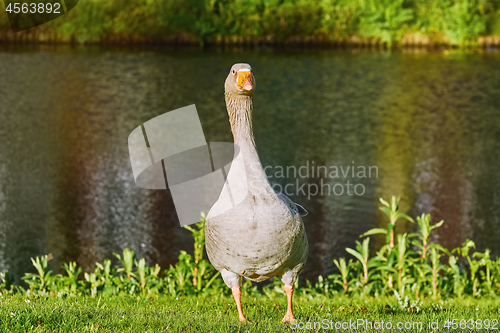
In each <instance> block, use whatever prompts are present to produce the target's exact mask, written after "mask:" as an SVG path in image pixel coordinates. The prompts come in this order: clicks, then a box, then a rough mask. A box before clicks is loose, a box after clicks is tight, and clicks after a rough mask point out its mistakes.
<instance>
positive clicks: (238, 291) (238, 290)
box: [231, 286, 248, 322]
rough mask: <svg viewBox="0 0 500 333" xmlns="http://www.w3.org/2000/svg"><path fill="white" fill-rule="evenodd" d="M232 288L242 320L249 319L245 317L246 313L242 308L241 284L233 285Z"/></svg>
mask: <svg viewBox="0 0 500 333" xmlns="http://www.w3.org/2000/svg"><path fill="white" fill-rule="evenodd" d="M231 290H232V291H233V297H234V301H235V302H236V307H237V308H238V316H239V317H240V321H245V322H246V321H248V320H247V319H246V318H245V315H244V314H243V310H242V308H241V288H240V287H239V286H238V287H232V288H231Z"/></svg>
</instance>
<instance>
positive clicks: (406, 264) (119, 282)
mask: <svg viewBox="0 0 500 333" xmlns="http://www.w3.org/2000/svg"><path fill="white" fill-rule="evenodd" d="M380 202H381V203H382V206H381V207H380V210H381V211H383V212H384V213H385V214H386V215H387V217H388V223H387V228H385V229H384V228H375V229H371V230H369V231H368V232H366V233H365V234H363V235H362V236H361V237H364V239H363V241H362V242H359V241H356V247H355V249H353V248H346V251H347V253H349V254H351V255H352V256H353V258H354V260H353V259H350V260H349V261H347V260H346V259H345V258H344V257H342V258H340V259H338V260H334V263H335V265H336V266H337V268H338V270H339V273H340V274H333V275H330V276H329V277H328V278H326V279H325V278H323V277H321V276H320V277H319V278H318V281H317V282H316V283H315V284H312V283H311V282H310V281H305V283H304V286H303V287H302V288H299V289H298V291H297V294H299V295H302V296H304V297H307V296H308V295H316V294H321V295H324V296H326V297H330V296H335V297H337V296H338V295H344V296H349V297H372V296H375V297H380V296H394V295H400V296H401V297H405V296H408V297H410V298H411V299H412V300H417V299H425V298H432V299H433V300H439V299H446V298H452V297H463V296H464V295H469V296H471V297H472V298H480V297H497V296H498V295H499V294H500V284H499V281H500V258H496V259H493V258H491V255H490V251H489V250H486V251H484V252H474V253H471V252H472V250H473V249H474V248H475V244H474V242H473V241H471V240H466V241H465V242H464V244H463V245H462V247H460V248H457V249H454V250H452V251H448V250H447V249H445V248H443V247H442V246H441V245H439V244H432V243H430V242H429V238H430V235H431V232H432V231H433V230H435V229H436V228H439V227H441V226H442V225H443V223H444V221H440V222H438V223H435V224H432V222H431V216H430V215H428V214H427V215H426V214H422V216H419V217H417V224H418V232H417V233H410V234H407V233H404V234H395V226H396V223H398V221H401V222H402V221H406V222H411V223H414V220H413V219H412V218H411V217H409V216H408V215H406V214H403V213H401V212H400V211H399V198H395V197H392V199H391V201H390V203H389V202H387V201H385V200H383V199H380ZM401 222H399V223H401ZM186 228H187V229H188V230H190V231H191V233H192V235H193V238H194V252H193V253H194V255H191V254H189V253H187V252H185V251H181V253H180V255H179V260H178V262H177V263H176V264H175V266H170V268H168V269H166V270H164V271H163V272H162V271H161V268H160V266H159V265H158V264H156V265H155V266H151V267H149V266H146V262H145V259H144V258H142V259H140V260H138V259H137V258H136V256H135V251H131V250H129V249H124V250H123V254H115V256H116V258H117V259H118V260H119V262H120V264H121V265H120V267H112V263H111V260H108V259H106V260H104V262H103V263H99V262H96V267H95V270H94V271H93V272H90V273H84V274H82V269H81V268H80V267H78V266H77V264H76V263H75V262H70V263H68V264H64V265H63V268H64V271H65V274H55V275H54V274H52V271H51V270H50V269H49V268H48V262H49V260H50V259H51V256H50V255H45V256H42V257H36V258H34V259H33V258H32V259H31V260H32V262H33V266H34V267H35V269H36V273H26V274H25V276H24V277H23V278H22V279H23V280H24V281H25V282H26V283H27V284H28V289H27V290H24V288H22V287H21V286H16V285H14V284H13V279H12V277H11V276H10V275H9V274H8V273H4V274H1V275H0V279H1V280H2V284H0V289H1V291H2V293H3V294H4V295H9V294H15V293H21V294H25V295H26V296H33V297H46V296H59V297H63V296H64V297H66V296H85V295H88V296H92V297H98V296H102V295H106V296H108V295H119V296H126V295H131V296H137V295H140V296H153V295H168V296H170V297H179V296H190V295H221V294H225V295H230V292H229V289H228V288H226V287H225V285H224V283H223V282H222V279H221V278H218V276H219V273H218V272H216V271H215V270H214V268H213V267H212V265H210V263H209V262H208V260H207V259H205V258H204V256H203V250H204V246H205V235H204V221H202V222H200V223H198V224H197V225H196V227H195V228H192V227H189V226H186ZM375 234H385V235H386V237H385V238H386V244H385V245H383V246H382V248H381V249H379V250H378V251H377V252H376V255H375V256H371V257H370V252H371V251H370V238H369V237H368V236H370V235H375ZM297 287H298V285H297ZM243 290H244V291H245V292H246V293H248V294H250V295H268V296H273V295H274V294H275V293H278V294H283V289H282V283H281V281H279V279H278V278H275V280H274V281H272V283H270V284H268V285H266V286H264V287H263V288H262V289H261V290H260V289H259V288H258V287H257V286H256V285H254V284H252V283H251V282H250V281H246V282H245V284H244V285H243Z"/></svg>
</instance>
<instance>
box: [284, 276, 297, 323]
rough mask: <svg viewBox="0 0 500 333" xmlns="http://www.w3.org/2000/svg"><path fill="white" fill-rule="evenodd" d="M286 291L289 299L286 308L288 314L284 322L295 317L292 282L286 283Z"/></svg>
mask: <svg viewBox="0 0 500 333" xmlns="http://www.w3.org/2000/svg"><path fill="white" fill-rule="evenodd" d="M285 292H286V298H287V301H288V305H287V309H286V314H285V316H284V317H283V320H282V321H283V322H287V321H290V320H292V319H295V317H294V315H293V310H292V297H293V285H291V284H285Z"/></svg>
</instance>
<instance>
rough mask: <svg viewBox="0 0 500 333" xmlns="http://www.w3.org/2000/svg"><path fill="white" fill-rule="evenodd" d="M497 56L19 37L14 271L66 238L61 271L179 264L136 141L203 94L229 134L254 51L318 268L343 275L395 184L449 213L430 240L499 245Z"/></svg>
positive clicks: (404, 206)
mask: <svg viewBox="0 0 500 333" xmlns="http://www.w3.org/2000/svg"><path fill="white" fill-rule="evenodd" d="M499 60H500V54H499V53H497V52H489V51H484V52H477V53H472V54H468V53H463V52H459V51H457V52H450V53H443V52H425V51H416V52H403V53H399V52H392V53H391V52H367V51H364V52H359V51H338V50H337V51H334V50H310V51H299V50H267V49H262V50H242V49H234V50H226V51H220V50H209V51H200V50H167V49H162V50H152V49H151V50H111V49H98V48H93V47H86V48H85V47H81V48H76V49H71V48H69V47H58V48H31V49H19V48H11V49H5V47H4V49H3V50H0V77H1V78H2V80H1V81H0V124H1V126H0V179H1V180H0V185H1V186H0V270H1V271H4V270H7V269H8V270H9V271H10V272H11V273H13V274H14V275H15V276H17V277H20V276H22V275H23V273H24V272H26V271H28V270H31V269H32V268H31V262H30V260H29V258H30V257H33V256H36V255H42V254H46V253H52V254H53V255H54V260H52V261H51V264H52V266H53V267H54V268H56V269H57V268H58V267H60V265H61V263H62V262H67V261H69V260H76V261H77V262H78V263H79V264H80V265H82V266H83V267H84V269H85V270H87V271H88V270H93V268H94V263H95V261H102V260H103V259H104V258H111V257H112V254H113V252H120V251H121V250H122V249H123V248H124V247H129V248H132V249H136V250H137V252H138V256H139V257H145V258H146V259H147V261H148V263H149V264H153V263H156V262H158V263H160V265H161V266H162V267H163V268H167V267H168V265H169V264H171V263H174V262H175V261H176V258H177V255H178V253H179V250H181V249H187V250H191V247H192V241H191V238H190V233H189V232H188V231H187V230H184V229H182V228H181V227H180V226H179V225H178V222H177V216H176V213H175V210H174V207H173V203H172V199H171V197H170V194H169V192H168V191H161V190H145V189H141V188H138V187H136V185H135V183H134V180H133V176H132V170H131V166H130V162H129V156H128V148H127V138H128V135H129V133H130V132H131V131H132V130H133V129H134V128H135V127H137V126H138V125H139V124H141V123H143V122H145V121H147V120H149V119H151V118H153V117H155V116H157V115H160V114H163V113H165V112H168V111H170V110H174V109H177V108H180V107H183V106H186V105H190V104H196V106H197V109H198V113H199V115H200V118H201V120H202V126H203V130H204V132H205V136H206V139H207V141H231V140H232V136H231V132H230V129H229V122H228V117H227V114H226V111H225V104H224V98H223V82H224V80H225V77H226V75H227V73H228V70H229V68H230V66H231V65H232V64H233V63H235V62H242V61H244V62H248V63H250V64H251V65H252V67H253V69H254V74H255V77H256V81H257V91H256V95H255V102H254V105H255V109H254V131H255V136H256V143H257V149H258V151H259V154H260V157H261V160H262V162H263V164H264V165H266V166H269V168H268V169H267V173H268V175H270V176H273V178H271V180H272V181H273V183H274V184H278V185H279V186H281V187H284V186H286V185H287V184H290V185H289V186H288V187H287V191H288V193H292V195H291V197H292V198H293V199H294V200H295V201H297V202H298V203H300V204H302V205H303V206H304V207H306V208H307V209H308V210H309V215H308V216H307V217H306V218H305V219H304V221H305V225H306V229H307V233H308V237H309V244H310V256H309V260H308V264H307V266H306V268H305V271H304V276H306V277H309V278H314V277H315V276H317V275H318V274H328V273H331V272H332V271H333V269H334V268H333V263H332V259H333V258H338V257H340V256H346V252H345V250H344V248H345V247H346V246H349V247H354V242H355V240H357V239H359V238H358V235H359V234H361V233H363V232H365V231H366V230H368V229H369V228H372V227H383V226H384V225H385V223H386V220H385V219H384V216H383V215H382V214H381V212H380V211H378V209H377V207H378V205H379V203H378V198H379V197H384V198H386V199H388V198H389V197H390V196H391V195H400V196H401V197H402V201H401V210H403V211H406V212H408V213H409V214H410V215H412V216H416V215H420V214H422V213H431V214H432V215H433V221H434V222H437V221H439V220H441V219H444V220H445V224H444V226H443V227H441V228H440V229H437V231H435V234H434V236H433V237H432V241H439V242H440V243H441V244H443V245H444V246H445V247H448V248H452V247H456V246H458V245H459V244H461V243H462V242H463V241H464V240H465V239H467V238H472V239H473V240H474V241H476V244H477V246H478V249H479V250H484V249H485V248H490V249H491V250H492V252H493V254H494V255H500V228H498V227H499V226H500V223H499V222H500V221H499V219H500V217H499V216H500V200H499V199H500V190H499V189H500V175H499V170H498V165H499V164H500V154H499V152H500V104H499V100H500V66H498V61H499ZM301 167H302V168H301ZM318 167H320V168H318ZM321 167H322V168H321ZM348 167H349V169H347V168H348ZM352 167H355V171H356V172H355V174H352ZM370 167H371V168H370ZM336 168H337V171H338V173H337V174H336V173H335V170H336ZM363 168H365V171H366V172H365V175H364V177H363V173H362V172H361V171H362V170H363ZM280 170H281V173H280ZM294 170H295V172H297V173H298V174H297V175H296V176H295V177H294V174H293V172H294ZM313 170H314V171H315V175H314V177H313V175H312V171H313ZM318 170H319V172H320V173H321V177H320V178H318V177H317V173H318ZM325 170H328V174H327V175H326V174H325ZM287 171H288V175H287ZM306 171H309V174H306ZM368 171H371V175H370V174H369V173H368ZM342 172H344V173H345V176H344V175H343V174H342ZM358 172H361V173H358ZM286 176H288V177H286ZM325 176H326V177H325ZM297 181H298V183H297ZM347 181H349V182H350V183H349V184H354V185H357V187H356V188H354V186H352V185H349V186H347V185H346V184H347ZM336 184H338V185H336ZM278 185H277V186H278ZM316 185H319V186H323V189H324V192H323V194H322V195H321V193H320V194H316V195H314V192H315V186H316ZM335 185H336V186H335ZM301 186H302V187H301ZM327 186H330V190H329V188H328V187H327ZM334 186H335V187H334ZM319 188H320V187H318V189H319ZM332 189H334V190H335V191H336V193H337V194H339V195H337V194H335V193H333V192H332ZM341 189H342V190H343V193H342V194H341V195H340V191H341ZM355 189H356V191H357V193H358V194H359V195H358V194H355V193H354V190H355ZM327 190H329V191H330V193H327V192H326V191H327ZM348 193H350V195H349V194H348ZM414 227H415V226H414V225H409V223H406V224H405V223H404V222H401V225H400V226H399V227H398V231H410V230H414ZM383 241H384V240H383V239H382V238H375V239H374V240H373V241H372V243H373V244H375V245H380V244H381V243H382V242H383Z"/></svg>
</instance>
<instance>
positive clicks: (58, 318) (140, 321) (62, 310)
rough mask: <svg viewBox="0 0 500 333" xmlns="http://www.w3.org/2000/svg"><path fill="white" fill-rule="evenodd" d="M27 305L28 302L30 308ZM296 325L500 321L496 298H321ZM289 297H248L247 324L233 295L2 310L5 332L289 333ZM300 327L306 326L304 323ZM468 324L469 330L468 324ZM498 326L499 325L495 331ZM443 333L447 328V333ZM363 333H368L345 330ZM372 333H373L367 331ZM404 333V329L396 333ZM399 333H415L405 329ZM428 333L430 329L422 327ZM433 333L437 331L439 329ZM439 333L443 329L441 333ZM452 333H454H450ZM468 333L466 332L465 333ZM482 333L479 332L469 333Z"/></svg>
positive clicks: (76, 301)
mask: <svg viewBox="0 0 500 333" xmlns="http://www.w3.org/2000/svg"><path fill="white" fill-rule="evenodd" d="M28 301H29V302H28ZM294 303H295V315H296V318H297V323H296V324H297V325H298V324H299V322H302V323H304V325H306V322H311V325H313V324H312V323H313V322H322V321H323V320H325V319H326V320H328V321H330V320H332V321H333V322H334V323H335V322H349V320H351V321H356V320H358V319H363V320H368V321H373V322H381V321H382V320H383V321H384V323H387V322H388V321H389V322H391V323H392V324H393V325H394V326H395V325H397V324H396V323H397V322H403V323H404V322H422V323H423V325H424V327H425V326H426V325H428V323H429V322H430V321H431V322H435V321H436V320H437V321H438V322H439V325H440V328H441V329H442V328H443V325H444V323H445V321H446V320H451V319H459V320H460V319H466V320H469V319H474V320H477V319H481V320H485V319H490V320H491V319H498V318H499V317H500V316H499V314H500V313H499V306H498V299H495V298H491V299H490V298H485V299H482V300H481V301H478V300H477V299H448V300H441V301H439V300H438V301H429V302H426V303H423V304H421V305H419V308H420V310H417V308H411V309H410V310H402V309H401V308H400V306H399V304H398V301H397V299H396V298H395V297H381V298H370V299H365V300H361V299H357V298H347V297H345V296H338V297H331V298H327V297H325V296H322V295H314V297H313V295H309V296H297V297H294ZM285 309H286V297H285V296H282V297H267V296H260V297H250V296H248V295H244V298H243V310H244V311H245V314H246V316H247V318H248V319H249V320H250V321H251V323H249V324H245V323H244V324H240V323H239V321H238V316H237V311H236V306H235V304H234V301H233V299H232V297H228V296H210V297H209V296H200V297H195V296H189V297H179V298H178V299H175V298H171V297H166V296H154V297H149V298H148V297H139V296H138V297H118V296H108V297H105V296H101V297H96V298H92V297H85V296H79V297H67V298H59V297H32V298H26V297H25V296H23V295H21V294H17V295H14V296H3V297H2V298H1V307H0V330H1V331H2V332H163V331H166V332H182V331H186V332H193V331H197V332H238V331H239V332H284V331H292V326H291V325H290V324H283V323H281V318H282V317H283V315H284V311H285ZM301 325H302V324H301ZM469 325H470V324H469ZM497 327H498V325H497ZM443 330H444V329H443ZM343 331H344V332H350V331H356V332H364V331H367V330H365V329H362V328H360V329H359V330H349V329H347V330H343ZM368 331H369V330H368ZM398 331H399V330H398ZM400 331H401V332H405V331H411V332H415V331H417V330H400ZM422 331H425V332H431V331H432V329H427V328H425V329H424V330H422ZM434 331H436V330H434ZM437 331H439V330H437ZM448 331H454V330H452V329H449V330H448ZM464 331H466V330H464ZM469 331H478V330H469Z"/></svg>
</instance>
